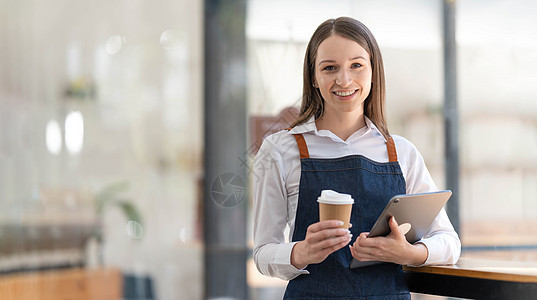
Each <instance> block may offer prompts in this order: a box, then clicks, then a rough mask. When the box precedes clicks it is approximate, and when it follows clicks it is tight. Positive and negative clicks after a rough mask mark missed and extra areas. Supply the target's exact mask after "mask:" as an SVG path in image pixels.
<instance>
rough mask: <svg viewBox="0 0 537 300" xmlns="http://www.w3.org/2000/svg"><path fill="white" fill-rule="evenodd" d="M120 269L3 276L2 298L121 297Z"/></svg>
mask: <svg viewBox="0 0 537 300" xmlns="http://www.w3.org/2000/svg"><path fill="white" fill-rule="evenodd" d="M122 287H123V279H122V275H121V272H120V271H119V270H117V269H67V270H55V271H41V272H32V273H23V274H12V275H2V276H0V299H2V300H36V299H38V300H73V299H77V300H94V299H110V300H116V299H117V300H119V299H122Z"/></svg>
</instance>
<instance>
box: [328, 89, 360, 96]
mask: <svg viewBox="0 0 537 300" xmlns="http://www.w3.org/2000/svg"><path fill="white" fill-rule="evenodd" d="M357 91H358V90H352V91H335V92H333V93H334V94H335V95H336V96H339V97H348V96H351V95H353V94H354V93H356V92H357Z"/></svg>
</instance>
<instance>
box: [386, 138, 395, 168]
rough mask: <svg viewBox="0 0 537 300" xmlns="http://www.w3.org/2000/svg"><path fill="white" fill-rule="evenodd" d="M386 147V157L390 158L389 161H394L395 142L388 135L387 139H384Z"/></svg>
mask: <svg viewBox="0 0 537 300" xmlns="http://www.w3.org/2000/svg"><path fill="white" fill-rule="evenodd" d="M386 148H388V158H389V159H390V162H396V161H397V150H395V143H394V141H393V138H392V137H391V136H388V139H387V140H386Z"/></svg>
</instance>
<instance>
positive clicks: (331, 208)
mask: <svg viewBox="0 0 537 300" xmlns="http://www.w3.org/2000/svg"><path fill="white" fill-rule="evenodd" d="M351 211H352V204H327V203H321V202H319V219H320V220H321V221H325V220H340V221H342V222H343V223H344V224H343V226H341V228H345V229H349V222H350V220H351Z"/></svg>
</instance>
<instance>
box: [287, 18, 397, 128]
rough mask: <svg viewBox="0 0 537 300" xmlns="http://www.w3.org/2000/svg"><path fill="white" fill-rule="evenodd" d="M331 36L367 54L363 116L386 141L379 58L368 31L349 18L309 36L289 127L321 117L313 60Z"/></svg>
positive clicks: (323, 26) (329, 22) (328, 23)
mask: <svg viewBox="0 0 537 300" xmlns="http://www.w3.org/2000/svg"><path fill="white" fill-rule="evenodd" d="M332 35H339V36H342V37H344V38H348V39H350V40H353V41H355V42H357V43H358V44H359V45H360V46H362V47H363V48H364V49H365V50H366V51H367V53H369V57H370V60H371V68H372V78H371V80H372V86H371V91H370V92H369V95H368V96H367V98H366V99H365V102H364V114H365V116H367V117H368V118H369V119H370V120H371V121H372V122H373V124H375V126H377V128H378V129H379V130H380V132H381V133H382V135H383V136H384V137H388V136H389V132H388V126H387V125H386V116H385V111H386V90H385V87H384V83H385V80H384V64H383V62H382V55H381V54H380V49H379V46H378V44H377V41H376V40H375V37H374V36H373V34H372V33H371V31H369V29H368V28H367V27H366V26H365V25H364V24H363V23H361V22H360V21H358V20H355V19H353V18H349V17H340V18H337V19H330V20H327V21H325V22H323V23H322V24H321V25H319V27H317V29H316V30H315V32H314V33H313V35H312V37H311V39H310V41H309V43H308V47H307V48H306V55H305V57H304V82H303V85H304V86H303V90H302V105H301V108H300V114H299V116H298V118H297V120H296V121H295V122H294V123H293V124H292V125H291V127H294V126H296V125H299V124H302V123H304V122H306V121H307V120H309V118H311V116H314V117H315V120H317V119H318V118H320V117H321V116H322V115H323V113H324V100H323V97H322V96H321V92H320V91H319V89H318V88H314V87H313V83H314V81H315V60H316V59H317V50H318V49H319V45H320V44H321V43H322V42H323V41H324V40H325V39H327V38H328V37H330V36H332Z"/></svg>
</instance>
